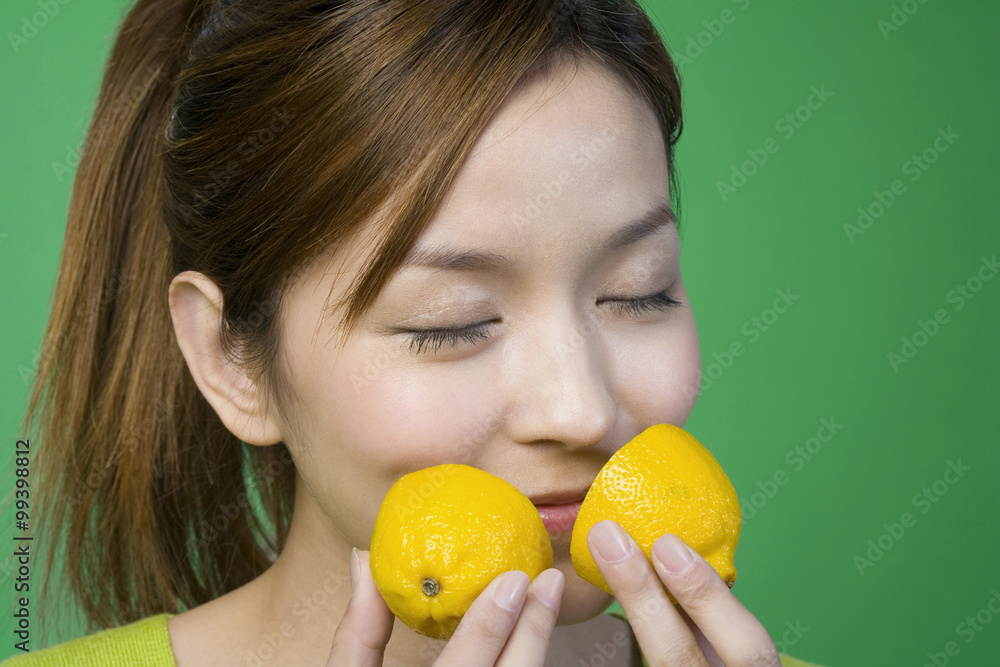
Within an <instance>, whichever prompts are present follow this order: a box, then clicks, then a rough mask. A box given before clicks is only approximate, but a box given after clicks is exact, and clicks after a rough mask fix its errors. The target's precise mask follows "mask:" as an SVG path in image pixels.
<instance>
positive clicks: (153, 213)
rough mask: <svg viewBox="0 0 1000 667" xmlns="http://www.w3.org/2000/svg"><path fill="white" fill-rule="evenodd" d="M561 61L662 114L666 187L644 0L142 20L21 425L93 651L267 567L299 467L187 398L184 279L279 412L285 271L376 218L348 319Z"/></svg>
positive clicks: (169, 9) (469, 1)
mask: <svg viewBox="0 0 1000 667" xmlns="http://www.w3.org/2000/svg"><path fill="white" fill-rule="evenodd" d="M556 56H560V57H561V56H570V57H575V58H581V57H582V58H591V59H595V60H596V61H599V62H600V63H602V64H603V65H604V66H605V67H607V68H608V70H609V71H610V72H613V73H614V74H616V75H618V76H620V77H621V78H622V80H623V81H625V82H626V84H627V85H628V86H630V88H631V89H632V90H633V91H634V92H635V94H636V95H637V97H638V98H639V99H640V100H642V101H644V102H645V103H647V104H648V105H649V106H650V107H651V108H652V110H653V111H654V113H655V115H656V118H657V119H658V122H659V124H660V128H661V131H662V134H663V137H664V143H665V146H666V150H667V160H668V164H669V165H670V170H671V172H670V173H671V181H672V184H673V185H675V184H676V182H675V171H674V169H673V159H672V158H673V148H674V144H675V143H676V141H677V139H678V137H679V135H680V131H681V106H680V84H679V79H678V75H677V72H676V70H675V68H674V65H673V63H672V61H671V60H670V57H669V56H668V54H667V51H666V49H665V47H664V45H663V43H662V40H661V38H660V36H659V35H658V33H657V31H656V29H655V28H654V26H653V25H652V24H651V22H650V21H649V18H648V17H647V16H646V14H645V13H644V12H643V10H642V9H641V8H640V7H639V6H638V5H637V4H636V3H635V2H634V0H519V1H518V2H496V1H494V0H419V1H418V0H383V1H362V0H353V1H340V2H337V1H333V0H327V1H319V0H280V1H279V0H273V1H266V0H265V1H258V2H240V1H238V0H217V1H216V2H212V1H210V0H139V1H138V2H137V4H136V5H135V6H134V7H133V8H132V9H131V10H130V11H129V12H128V14H127V16H126V17H125V19H124V21H123V23H122V25H121V27H120V30H119V33H118V35H117V37H116V41H115V43H114V47H113V50H112V52H111V56H110V60H109V62H108V66H107V70H106V73H105V76H104V80H103V83H102V86H101V90H100V96H99V98H98V102H97V108H96V111H95V113H94V116H93V119H92V121H91V125H90V127H89V129H88V134H87V139H86V141H85V146H84V150H83V154H82V157H81V160H80V164H79V168H78V170H77V173H76V178H75V181H74V184H73V193H72V199H71V204H70V210H69V217H68V222H67V228H66V236H65V241H64V246H63V254H62V260H61V264H60V268H59V276H58V281H57V285H56V290H55V296H54V304H53V308H52V314H51V317H50V319H49V322H48V325H47V328H46V331H45V337H44V342H43V348H42V355H41V362H40V365H39V372H38V377H37V380H36V383H35V385H34V387H33V390H32V394H31V398H30V403H29V407H28V414H27V418H26V422H25V425H26V426H30V424H31V423H32V419H33V418H37V419H38V423H39V427H38V429H39V430H38V434H39V435H38V437H37V441H38V442H39V443H40V445H39V447H38V451H37V454H36V461H35V462H34V463H33V465H34V466H35V469H36V471H37V472H38V473H39V475H40V478H39V483H37V484H36V485H35V488H36V489H37V492H38V496H39V497H38V500H39V502H40V507H39V513H40V515H41V516H42V517H43V520H42V521H41V522H40V525H41V526H42V528H43V530H44V535H43V536H40V539H39V540H38V541H37V542H36V543H38V544H41V545H47V547H48V548H49V551H48V554H47V555H48V560H47V563H46V567H45V569H44V573H45V579H44V581H43V601H44V599H45V597H46V595H45V590H46V589H48V588H49V587H50V585H51V583H50V581H49V580H50V579H52V578H54V577H52V574H53V572H54V571H55V568H54V562H56V561H57V560H58V559H59V558H61V560H62V562H63V564H64V565H65V566H66V567H65V569H66V571H67V579H68V583H69V587H70V590H71V591H72V594H73V595H74V597H75V598H76V606H77V607H78V608H82V611H83V612H84V614H85V617H86V622H87V624H86V625H87V630H88V632H89V631H92V630H94V629H99V628H106V627H112V626H113V625H115V624H122V623H128V622H132V621H134V620H137V619H140V618H143V617H145V616H148V615H151V614H155V613H160V612H164V611H166V612H174V613H176V612H179V611H183V610H184V609H185V608H190V607H194V606H197V605H199V604H202V603H204V602H206V601H208V600H211V599H213V598H216V597H219V596H220V595H223V594H225V593H226V592H228V591H231V590H233V589H235V588H237V587H239V586H241V585H243V584H245V583H247V582H248V581H250V580H252V579H254V578H255V577H257V576H258V575H260V574H261V573H262V572H263V571H264V570H265V569H266V568H267V567H268V566H269V565H270V564H271V563H272V561H273V558H274V556H275V555H276V554H277V553H278V552H280V551H281V549H282V547H283V545H284V542H285V538H286V536H287V530H288V525H289V521H290V517H291V510H292V499H293V492H294V479H295V470H294V465H293V462H292V460H291V457H290V455H289V453H288V450H287V448H286V447H285V445H284V444H283V443H279V444H277V445H272V446H268V447H253V446H248V445H246V444H245V443H242V442H240V441H239V440H238V439H237V438H236V437H235V436H234V435H232V434H231V433H230V432H229V431H228V430H227V429H226V428H225V427H224V426H223V424H222V422H221V421H220V420H219V418H218V416H217V415H216V414H215V412H214V411H213V410H212V408H211V406H210V405H209V404H208V402H207V401H205V400H204V398H203V397H202V395H201V394H200V392H199V391H198V389H197V387H196V385H195V383H194V381H193V379H192V377H191V375H190V373H189V371H188V369H187V366H186V365H185V362H184V358H183V357H182V355H181V352H180V349H179V347H178V345H177V341H176V339H175V337H174V331H173V326H172V323H171V319H170V313H169V309H168V304H167V288H168V285H169V283H170V281H171V279H172V277H173V276H174V275H175V274H177V273H178V272H180V271H184V270H188V269H191V270H196V271H200V272H202V273H204V274H205V275H206V276H208V277H209V278H211V279H212V280H213V281H215V283H216V284H217V285H218V286H219V288H220V289H221V291H222V293H223V298H224V303H223V320H224V321H223V328H222V332H221V333H222V336H223V344H224V350H225V352H226V354H227V355H229V356H230V358H231V359H233V360H238V361H239V362H241V363H243V364H244V365H245V368H247V369H248V372H249V373H250V374H251V375H252V377H254V378H256V379H258V380H259V381H260V383H261V386H262V388H263V389H264V390H265V395H268V396H272V397H273V398H274V399H275V400H276V401H279V404H280V400H281V397H282V396H283V395H285V387H284V385H283V383H282V381H281V373H280V368H279V366H278V364H277V363H276V360H277V358H278V356H277V350H278V349H279V339H278V331H279V327H278V326H277V323H278V322H279V321H280V312H281V299H280V297H281V294H282V293H283V292H284V290H285V289H286V288H287V286H288V285H289V284H290V281H291V280H293V279H294V277H295V276H296V272H297V271H298V270H300V269H301V268H303V267H304V266H306V265H307V264H308V263H309V262H310V261H312V260H313V259H315V258H316V257H317V253H319V252H321V251H323V250H325V249H329V248H335V247H337V244H338V243H339V242H341V241H342V240H343V239H345V238H347V237H348V236H349V235H351V234H352V233H354V232H356V231H357V230H358V229H360V228H362V227H363V226H364V225H365V224H371V221H372V220H373V219H375V218H376V217H377V216H378V215H379V214H380V212H381V211H383V210H384V209H386V208H389V210H391V212H392V213H391V215H390V216H388V217H390V218H391V219H389V220H386V221H385V222H384V238H383V240H382V241H381V245H380V246H379V247H378V248H377V249H376V250H375V252H374V253H373V254H372V258H373V259H372V262H371V264H370V265H369V267H368V270H367V271H366V272H364V273H363V275H362V276H361V277H360V278H359V280H358V281H357V282H356V283H355V284H354V285H353V286H352V289H351V291H350V292H349V299H348V301H347V304H346V305H347V307H346V315H345V318H344V321H343V322H342V324H343V325H344V326H346V327H350V326H351V325H352V324H354V323H355V322H356V321H357V318H358V317H359V316H360V315H361V314H363V312H364V311H365V309H366V308H367V307H368V306H369V305H370V304H371V303H372V301H373V300H374V299H375V297H376V296H377V294H378V292H379V290H380V289H381V287H382V285H383V284H384V283H385V282H386V280H387V278H388V277H389V276H390V275H391V273H392V271H393V270H394V268H395V267H396V266H397V265H398V263H399V262H400V261H401V259H402V258H403V256H404V255H405V254H406V252H407V251H408V249H409V248H410V246H411V244H412V243H413V242H414V240H415V239H416V238H417V236H418V235H419V234H420V232H421V230H422V229H423V228H424V226H425V225H426V223H427V222H428V220H429V219H430V218H431V217H432V215H433V213H434V211H435V209H436V207H437V205H438V202H439V201H440V199H441V197H442V194H443V193H444V192H445V190H446V188H447V187H448V185H449V183H450V182H451V180H452V178H453V177H454V176H455V174H456V172H457V170H458V169H459V167H460V166H461V165H462V163H463V159H464V158H465V156H466V154H467V153H468V152H469V150H470V148H471V147H472V145H473V143H474V142H475V140H476V139H477V137H478V135H479V134H480V132H481V131H482V129H483V128H484V126H485V124H486V122H487V121H488V120H489V118H490V116H491V114H492V113H493V112H494V111H495V110H496V108H497V107H498V106H499V105H500V103H501V102H502V101H503V99H504V98H505V97H506V96H507V95H508V94H509V93H511V91H513V90H516V89H517V87H518V86H520V85H523V84H524V82H525V81H527V80H529V79H530V78H531V77H535V76H541V75H544V73H545V72H546V71H548V68H550V67H552V66H553V63H554V62H556ZM672 190H673V191H674V192H676V187H673V188H672ZM389 203H391V207H388V206H387V204H389ZM57 545H62V547H64V549H63V550H61V553H60V550H59V549H57V548H56V547H57ZM49 595H50V596H51V595H54V594H53V593H51V592H50V593H49ZM53 599H54V598H53ZM62 608H63V609H65V607H62ZM47 616H51V612H45V613H40V614H38V615H36V618H45V617H47Z"/></svg>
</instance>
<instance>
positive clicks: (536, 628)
mask: <svg viewBox="0 0 1000 667" xmlns="http://www.w3.org/2000/svg"><path fill="white" fill-rule="evenodd" d="M553 620H554V619H552V618H550V617H549V616H548V615H546V616H544V617H543V616H540V615H538V614H522V615H521V620H520V621H519V622H520V623H524V624H525V625H526V626H527V630H528V632H529V633H530V634H531V635H533V636H535V637H538V638H539V639H548V638H549V636H550V635H551V634H552V626H553V624H552V621H553Z"/></svg>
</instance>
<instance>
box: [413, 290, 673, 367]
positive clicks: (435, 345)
mask: <svg viewBox="0 0 1000 667" xmlns="http://www.w3.org/2000/svg"><path fill="white" fill-rule="evenodd" d="M608 301H609V302H610V303H611V304H612V310H614V311H615V312H617V313H618V314H623V315H630V316H632V317H639V316H641V315H643V314H645V313H648V312H652V311H655V310H660V311H666V310H670V309H671V308H673V307H675V306H680V305H682V304H681V302H680V301H678V300H676V299H673V298H671V297H670V296H669V295H668V294H667V293H666V291H663V292H659V293H657V294H651V295H649V296H643V297H636V298H634V299H609V300H608ZM493 322H494V320H489V321H486V322H479V323H477V324H471V325H469V326H466V327H460V328H457V329H415V330H412V331H407V332H406V333H408V334H409V335H410V350H411V351H412V350H413V348H414V346H415V347H416V348H417V349H416V353H417V354H419V353H420V352H421V351H423V350H428V349H433V350H434V351H435V352H437V351H438V350H439V349H441V346H442V345H443V344H445V343H448V344H449V345H450V346H451V347H455V346H456V345H458V344H459V343H460V342H466V343H475V342H477V341H481V340H486V339H487V338H489V336H488V335H487V334H486V327H487V326H489V325H490V324H492V323H493Z"/></svg>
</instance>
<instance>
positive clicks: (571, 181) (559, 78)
mask: <svg viewBox="0 0 1000 667" xmlns="http://www.w3.org/2000/svg"><path fill="white" fill-rule="evenodd" d="M668 183H669V173H668V168H667V162H666V152H665V148H664V144H663V139H662V136H661V134H660V130H659V125H658V123H657V120H656V117H655V116H654V114H653V111H652V109H651V108H650V107H649V106H648V105H647V104H646V103H645V102H644V101H642V100H641V99H639V98H637V97H636V94H635V93H634V92H633V91H632V90H631V89H630V88H629V87H627V86H626V85H625V84H624V83H623V82H622V81H621V80H620V79H619V78H618V77H617V76H616V75H614V74H613V73H611V72H610V71H609V70H607V69H605V68H604V67H602V66H601V65H599V64H595V63H593V62H591V61H588V60H580V61H579V62H577V63H565V64H561V65H560V66H558V67H557V68H555V69H554V70H553V71H552V72H551V74H550V75H548V76H545V77H540V78H537V79H534V80H532V82H531V83H530V84H528V85H527V86H525V87H523V88H521V89H519V90H518V91H517V92H516V94H513V95H511V96H509V97H508V99H507V100H505V101H504V103H503V104H502V105H501V106H500V107H499V108H498V109H497V111H496V113H495V114H494V115H493V117H492V118H491V120H490V122H489V124H488V125H487V127H486V128H485V129H484V131H483V133H482V134H481V135H480V137H479V139H478V141H477V142H476V144H475V146H474V147H473V149H472V151H471V152H470V155H469V156H468V158H467V160H466V162H465V163H464V164H463V166H462V168H461V170H460V171H459V172H458V174H457V175H456V178H455V180H454V181H453V182H452V184H451V187H450V188H449V191H448V193H447V194H446V196H445V198H444V200H443V202H442V205H441V208H440V209H439V214H438V215H437V216H436V218H435V220H434V221H433V222H432V223H431V225H430V226H429V227H428V229H427V230H425V232H424V235H423V240H425V241H427V242H433V243H442V242H445V241H447V240H449V239H451V240H459V241H460V240H461V239H463V238H464V239H465V240H467V241H469V242H473V240H474V239H475V238H477V237H479V238H482V235H483V233H484V232H486V231H488V235H489V237H490V238H491V239H492V241H493V242H495V243H498V244H500V245H503V246H509V245H516V244H517V242H518V240H519V239H520V238H523V236H524V235H525V234H527V233H531V234H542V235H544V231H545V230H546V229H552V230H553V231H554V230H555V229H556V228H558V227H559V225H558V224H554V223H557V222H559V221H564V220H565V219H566V218H572V219H574V220H577V221H579V222H580V224H581V228H582V227H585V226H586V225H585V223H586V222H587V221H607V222H608V223H611V224H614V223H615V222H618V223H620V222H622V221H624V220H626V219H631V217H634V215H633V214H636V213H639V212H641V211H642V210H645V208H647V207H648V205H649V202H650V201H651V200H652V199H655V198H657V197H660V198H666V197H667V196H668V195H669V185H668ZM529 227H530V229H529Z"/></svg>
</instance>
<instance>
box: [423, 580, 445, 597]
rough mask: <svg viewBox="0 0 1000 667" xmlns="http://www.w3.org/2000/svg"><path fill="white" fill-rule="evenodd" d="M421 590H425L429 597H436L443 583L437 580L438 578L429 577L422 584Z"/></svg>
mask: <svg viewBox="0 0 1000 667" xmlns="http://www.w3.org/2000/svg"><path fill="white" fill-rule="evenodd" d="M420 590H422V591H423V592H424V595H426V596H427V597H431V598H432V597H434V596H435V595H437V594H438V592H439V591H440V590H441V584H439V583H438V582H437V579H432V578H431V577H427V578H426V579H424V580H423V582H421V584H420Z"/></svg>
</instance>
